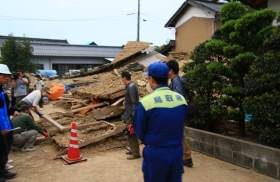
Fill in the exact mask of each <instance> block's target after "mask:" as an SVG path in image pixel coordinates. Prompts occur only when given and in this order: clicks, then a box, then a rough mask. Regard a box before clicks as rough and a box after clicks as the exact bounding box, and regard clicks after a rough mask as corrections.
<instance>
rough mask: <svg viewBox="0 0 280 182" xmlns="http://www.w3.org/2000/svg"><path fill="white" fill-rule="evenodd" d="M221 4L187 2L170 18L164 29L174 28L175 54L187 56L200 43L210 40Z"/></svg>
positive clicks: (217, 25) (196, 0)
mask: <svg viewBox="0 0 280 182" xmlns="http://www.w3.org/2000/svg"><path fill="white" fill-rule="evenodd" d="M222 5H223V4H222V3H215V2H209V1H205V0H188V1H186V2H184V4H183V5H182V6H181V7H180V8H179V9H178V11H177V12H176V13H175V14H174V15H173V17H171V19H170V20H169V21H168V22H167V24H166V25H165V27H169V28H174V29H175V30H176V34H175V42H176V43H175V52H181V53H187V54H188V55H190V54H191V52H192V51H193V50H194V48H195V47H196V46H198V45H199V44H200V43H202V42H204V41H206V40H208V39H211V37H212V35H213V34H214V33H215V31H216V29H217V28H218V27H219V24H218V22H219V21H218V17H219V15H218V13H219V11H220V8H221V6H222Z"/></svg>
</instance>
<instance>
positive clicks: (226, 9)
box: [221, 2, 248, 23]
mask: <svg viewBox="0 0 280 182" xmlns="http://www.w3.org/2000/svg"><path fill="white" fill-rule="evenodd" d="M247 11H248V8H247V7H246V6H244V5H243V4H241V3H239V2H230V3H227V4H225V5H224V6H223V8H222V10H221V21H222V23H225V22H227V21H229V20H236V19H238V18H240V17H241V16H243V15H244V14H245V13H247Z"/></svg>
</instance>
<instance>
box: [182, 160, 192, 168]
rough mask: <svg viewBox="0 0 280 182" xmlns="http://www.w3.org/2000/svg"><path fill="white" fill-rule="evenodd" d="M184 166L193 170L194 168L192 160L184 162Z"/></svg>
mask: <svg viewBox="0 0 280 182" xmlns="http://www.w3.org/2000/svg"><path fill="white" fill-rule="evenodd" d="M184 166H186V167H190V168H192V167H193V161H192V158H190V159H186V160H184Z"/></svg>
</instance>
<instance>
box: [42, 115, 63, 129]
mask: <svg viewBox="0 0 280 182" xmlns="http://www.w3.org/2000/svg"><path fill="white" fill-rule="evenodd" d="M42 118H44V119H45V120H46V121H47V122H49V123H51V124H52V125H54V126H55V127H57V128H58V129H59V131H65V130H66V129H67V128H66V127H64V126H62V125H61V124H59V123H58V122H56V121H55V120H53V119H52V118H51V117H50V116H48V115H43V116H42Z"/></svg>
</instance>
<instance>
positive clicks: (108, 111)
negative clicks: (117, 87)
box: [91, 106, 123, 120]
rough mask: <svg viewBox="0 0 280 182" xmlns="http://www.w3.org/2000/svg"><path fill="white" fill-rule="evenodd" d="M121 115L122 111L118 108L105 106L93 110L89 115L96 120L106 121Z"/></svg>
mask: <svg viewBox="0 0 280 182" xmlns="http://www.w3.org/2000/svg"><path fill="white" fill-rule="evenodd" d="M122 113H123V109H122V108H121V107H119V106H107V107H103V108H99V109H94V110H93V111H92V112H91V114H92V115H93V117H94V118H95V119H96V120H106V119H110V118H115V117H118V116H120V115H121V114H122Z"/></svg>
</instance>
